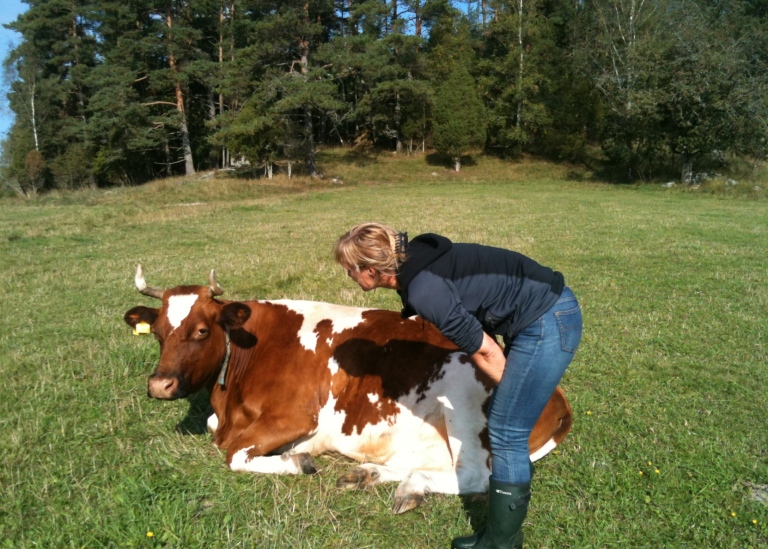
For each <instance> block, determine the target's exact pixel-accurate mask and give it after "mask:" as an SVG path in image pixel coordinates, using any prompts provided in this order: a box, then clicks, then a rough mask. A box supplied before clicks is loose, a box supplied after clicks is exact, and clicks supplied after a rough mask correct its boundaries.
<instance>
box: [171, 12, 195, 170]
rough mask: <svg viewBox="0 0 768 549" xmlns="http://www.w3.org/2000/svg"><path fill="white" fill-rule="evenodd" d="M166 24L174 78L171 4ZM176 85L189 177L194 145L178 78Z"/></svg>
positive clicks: (192, 162)
mask: <svg viewBox="0 0 768 549" xmlns="http://www.w3.org/2000/svg"><path fill="white" fill-rule="evenodd" d="M166 24H167V25H168V64H169V65H170V67H171V73H173V74H174V77H175V75H176V73H177V70H178V69H177V67H176V57H175V56H174V54H173V48H172V47H171V38H172V33H171V29H173V15H172V13H171V3H170V2H169V3H168V6H167V12H166ZM174 80H175V82H174V85H175V87H176V110H177V111H179V118H180V123H179V133H181V147H182V150H183V152H184V173H186V174H187V175H194V173H195V163H194V159H193V158H192V145H191V143H190V141H189V128H188V127H187V114H186V111H185V109H184V92H183V91H182V89H181V82H179V80H178V79H177V78H174Z"/></svg>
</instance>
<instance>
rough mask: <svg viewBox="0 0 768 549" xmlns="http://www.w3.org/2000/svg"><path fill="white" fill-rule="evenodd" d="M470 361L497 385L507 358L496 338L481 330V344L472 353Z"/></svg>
mask: <svg viewBox="0 0 768 549" xmlns="http://www.w3.org/2000/svg"><path fill="white" fill-rule="evenodd" d="M472 361H473V362H474V363H475V365H476V366H477V367H478V368H480V369H481V370H482V371H483V372H485V373H486V374H488V376H489V377H490V378H491V379H492V380H493V382H494V383H496V384H497V385H498V383H499V381H501V375H502V374H503V373H504V367H505V366H506V365H507V359H506V358H505V357H504V351H503V350H502V348H501V347H500V346H499V344H498V343H496V340H495V339H493V338H492V337H491V336H489V335H488V334H486V333H485V332H483V344H482V345H481V346H480V349H479V350H478V351H477V352H476V353H475V354H473V355H472Z"/></svg>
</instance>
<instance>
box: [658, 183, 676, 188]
mask: <svg viewBox="0 0 768 549" xmlns="http://www.w3.org/2000/svg"><path fill="white" fill-rule="evenodd" d="M661 186H662V187H664V188H665V189H669V188H670V187H674V186H675V182H674V181H670V182H669V183H662V185H661Z"/></svg>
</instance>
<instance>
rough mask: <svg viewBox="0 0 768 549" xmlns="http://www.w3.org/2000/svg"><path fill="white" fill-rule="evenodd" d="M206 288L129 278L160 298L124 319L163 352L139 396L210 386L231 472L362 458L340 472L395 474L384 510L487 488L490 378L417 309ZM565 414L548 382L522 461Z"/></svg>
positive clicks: (548, 442) (552, 434)
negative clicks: (230, 295) (239, 295)
mask: <svg viewBox="0 0 768 549" xmlns="http://www.w3.org/2000/svg"><path fill="white" fill-rule="evenodd" d="M208 282H209V284H208V286H177V287H175V288H171V289H167V290H162V289H158V288H153V287H149V286H147V283H146V281H145V278H144V272H143V269H142V267H141V265H139V266H138V267H137V269H136V275H135V284H136V288H137V289H138V290H139V292H141V293H142V294H144V295H147V296H151V297H154V298H157V299H160V300H162V305H161V307H160V308H150V307H143V306H139V307H134V308H132V309H131V310H129V311H128V312H127V313H125V317H124V318H125V321H126V322H127V323H128V324H129V325H130V326H133V327H134V328H136V327H137V325H139V324H140V323H146V324H149V325H150V326H151V332H152V333H153V334H154V335H155V337H156V338H157V340H158V342H159V343H160V361H159V364H158V365H157V368H156V369H155V371H154V373H152V375H151V376H150V377H149V382H148V391H147V392H148V396H150V397H153V398H157V399H164V400H173V399H177V398H183V397H187V396H189V395H191V394H193V393H195V392H197V391H200V390H202V389H207V390H208V391H209V392H210V403H211V407H212V409H213V412H214V413H213V415H211V416H210V418H209V419H208V423H207V425H208V430H209V431H210V432H211V433H212V435H213V442H214V443H215V445H216V446H218V447H219V448H221V449H223V450H226V461H227V465H228V466H229V467H230V468H231V469H232V470H233V471H249V472H254V473H271V474H301V473H314V472H316V470H317V469H316V466H315V464H314V461H313V459H312V457H313V456H316V455H319V454H324V453H336V454H342V455H344V456H347V457H349V458H351V459H353V460H356V461H358V462H361V464H360V465H359V466H357V467H355V468H353V469H352V470H351V471H349V473H347V474H344V475H343V476H342V477H341V478H340V479H339V480H338V482H337V486H339V487H340V488H360V487H366V486H372V485H377V484H379V483H383V482H399V483H400V484H399V486H398V488H397V489H396V491H395V503H394V508H393V511H394V512H395V513H403V512H406V511H408V510H411V509H413V508H415V507H417V506H418V505H420V504H421V502H422V501H423V498H424V495H425V494H428V493H443V494H471V493H483V492H486V491H487V489H488V477H489V475H490V473H491V468H492V463H491V453H490V450H489V447H490V445H489V439H488V431H487V417H486V414H487V410H488V407H489V405H490V399H491V396H492V390H493V386H494V385H493V382H492V381H491V380H490V378H489V377H488V376H486V375H485V374H484V373H483V372H482V371H481V370H479V369H477V368H476V367H475V366H474V365H473V363H472V361H471V360H470V358H469V356H468V355H466V354H464V353H462V352H460V351H459V350H458V349H457V348H456V346H455V345H453V344H452V343H451V342H450V341H448V340H447V339H446V338H445V337H443V335H442V334H441V333H440V332H439V331H438V329H437V328H436V327H435V326H434V325H432V324H430V323H429V322H427V321H426V320H424V319H422V318H419V317H412V318H402V317H401V315H400V314H399V313H397V312H394V311H386V310H377V309H364V308H354V307H345V306H340V305H332V304H329V303H319V302H311V301H291V300H276V301H270V300H258V301H256V300H254V301H226V300H222V299H218V297H219V296H221V295H222V294H223V290H222V288H221V286H220V285H219V284H218V282H217V281H216V277H215V271H211V272H210V274H209V280H208ZM571 423H572V413H571V408H570V406H569V404H568V401H567V400H566V398H565V395H564V393H563V391H562V389H561V388H559V387H558V388H557V390H556V391H555V393H554V394H553V395H552V398H551V399H550V401H549V403H548V405H547V407H546V408H545V410H544V412H543V413H542V415H541V417H540V418H539V420H538V423H537V424H536V427H535V429H534V430H533V433H532V434H531V437H530V440H529V445H530V451H531V460H532V461H536V460H538V459H540V458H541V457H543V456H544V455H546V454H548V453H549V452H550V451H551V450H552V449H554V448H555V447H556V446H557V445H558V444H559V443H560V442H562V440H563V439H564V438H565V436H566V434H567V433H568V432H569V430H570V428H571Z"/></svg>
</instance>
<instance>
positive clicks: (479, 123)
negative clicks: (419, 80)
mask: <svg viewBox="0 0 768 549" xmlns="http://www.w3.org/2000/svg"><path fill="white" fill-rule="evenodd" d="M485 116H486V113H485V107H484V106H483V103H482V101H481V100H480V98H479V96H478V94H477V91H476V89H475V82H474V80H473V79H472V76H471V75H470V74H469V71H468V70H467V68H466V67H465V66H464V65H462V64H458V65H456V66H455V67H454V69H453V71H452V72H451V74H450V76H449V78H448V79H447V80H446V81H445V82H444V83H443V84H442V85H441V86H440V87H439V88H438V89H437V92H436V94H435V106H434V122H433V126H434V136H433V139H434V145H435V149H437V151H438V152H440V153H443V154H446V155H448V156H450V157H451V158H452V160H453V166H454V169H455V170H456V171H457V172H458V171H459V170H460V169H461V156H462V155H463V154H467V153H468V152H469V151H470V150H472V149H473V148H476V147H482V146H483V144H484V143H485Z"/></svg>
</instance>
